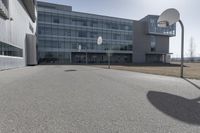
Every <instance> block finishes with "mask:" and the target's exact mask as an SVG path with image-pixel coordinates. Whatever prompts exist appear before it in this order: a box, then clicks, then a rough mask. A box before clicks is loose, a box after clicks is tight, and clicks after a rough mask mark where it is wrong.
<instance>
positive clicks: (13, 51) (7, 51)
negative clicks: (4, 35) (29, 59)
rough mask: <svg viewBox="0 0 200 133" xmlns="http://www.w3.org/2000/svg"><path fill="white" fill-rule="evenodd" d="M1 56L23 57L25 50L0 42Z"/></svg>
mask: <svg viewBox="0 0 200 133" xmlns="http://www.w3.org/2000/svg"><path fill="white" fill-rule="evenodd" d="M0 55H5V56H13V57H23V50H22V49H21V48H17V47H14V46H12V45H9V44H7V43H3V42H0Z"/></svg>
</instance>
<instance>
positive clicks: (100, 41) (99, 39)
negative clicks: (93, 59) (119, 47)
mask: <svg viewBox="0 0 200 133" xmlns="http://www.w3.org/2000/svg"><path fill="white" fill-rule="evenodd" d="M102 43H103V38H102V37H101V36H99V37H98V38H97V44H98V45H101V44H102Z"/></svg>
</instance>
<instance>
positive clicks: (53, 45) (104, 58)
mask: <svg viewBox="0 0 200 133" xmlns="http://www.w3.org/2000/svg"><path fill="white" fill-rule="evenodd" d="M37 5H38V41H37V46H38V63H39V64H79V63H80V64H85V63H88V64H92V63H95V64H103V63H107V62H108V59H109V58H108V55H111V62H112V63H113V64H127V63H146V62H149V63H154V62H162V63H169V62H170V53H169V38H170V37H172V36H175V35H176V25H173V26H170V27H168V28H159V27H158V26H157V19H158V16H156V15H148V16H146V17H145V18H143V19H141V20H139V21H136V20H130V19H122V18H115V17H108V16H102V15H95V14H88V13H81V12H76V11H72V7H71V6H66V5H58V4H52V3H46V2H38V4H37ZM99 36H102V38H103V44H102V45H97V38H98V37H99Z"/></svg>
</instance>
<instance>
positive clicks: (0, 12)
mask: <svg viewBox="0 0 200 133" xmlns="http://www.w3.org/2000/svg"><path fill="white" fill-rule="evenodd" d="M0 16H1V17H3V18H4V19H9V15H8V9H7V8H6V6H5V5H4V3H3V2H2V0H0Z"/></svg>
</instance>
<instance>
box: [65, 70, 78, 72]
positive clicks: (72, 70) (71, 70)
mask: <svg viewBox="0 0 200 133" xmlns="http://www.w3.org/2000/svg"><path fill="white" fill-rule="evenodd" d="M75 71H77V70H75V69H69V70H65V72H75Z"/></svg>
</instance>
